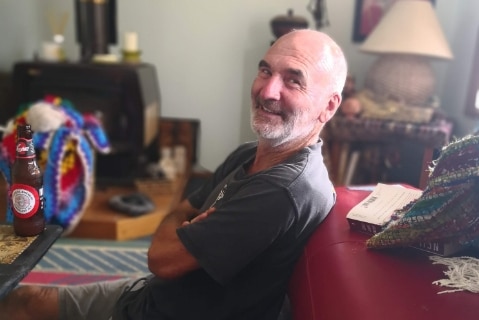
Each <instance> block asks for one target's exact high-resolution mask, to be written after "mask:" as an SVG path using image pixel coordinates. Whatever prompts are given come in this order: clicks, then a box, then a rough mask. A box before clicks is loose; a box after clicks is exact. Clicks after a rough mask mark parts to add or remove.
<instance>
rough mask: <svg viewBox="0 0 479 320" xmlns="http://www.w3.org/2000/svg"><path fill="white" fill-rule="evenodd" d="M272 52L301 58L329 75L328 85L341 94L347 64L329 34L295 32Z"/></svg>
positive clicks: (272, 48)
mask: <svg viewBox="0 0 479 320" xmlns="http://www.w3.org/2000/svg"><path fill="white" fill-rule="evenodd" d="M270 50H273V51H277V52H281V53H282V54H285V55H292V56H293V55H294V56H299V57H301V58H302V59H305V61H309V63H311V65H314V66H316V67H317V68H318V71H319V72H321V73H323V74H324V75H328V76H329V79H328V80H327V81H328V84H329V85H330V89H331V90H332V91H334V92H338V93H341V92H342V90H343V87H344V84H345V82H346V76H347V62H346V58H345V56H344V53H343V51H342V50H341V48H340V47H339V45H338V44H337V43H336V42H335V41H334V40H333V39H332V38H331V37H329V36H328V35H327V34H325V33H323V32H319V31H316V30H310V29H301V30H295V31H292V32H289V33H286V34H285V35H283V36H282V37H280V38H279V39H278V40H277V41H276V42H275V43H274V44H273V45H272V46H271V48H270Z"/></svg>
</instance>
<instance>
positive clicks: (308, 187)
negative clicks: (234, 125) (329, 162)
mask: <svg viewBox="0 0 479 320" xmlns="http://www.w3.org/2000/svg"><path fill="white" fill-rule="evenodd" d="M255 152H256V143H248V144H244V145H242V146H240V147H239V148H238V149H237V150H235V151H234V152H233V153H232V154H231V155H230V156H229V157H228V158H227V159H226V161H225V162H224V163H223V164H222V165H221V166H220V167H219V168H218V169H217V170H216V171H215V173H214V175H213V178H212V179H211V181H209V182H208V183H207V184H205V185H204V186H203V187H202V188H200V189H199V190H197V191H196V192H194V193H193V194H192V195H191V196H190V197H189V200H190V202H191V203H192V204H193V206H195V207H197V208H201V211H203V210H205V209H207V208H209V207H211V206H214V207H215V208H216V211H215V212H214V213H213V214H211V215H210V216H209V217H208V218H207V219H205V220H202V221H200V222H197V223H193V224H190V225H187V226H185V227H181V228H179V229H178V230H177V233H178V236H179V237H180V239H181V241H182V242H183V244H184V245H185V247H186V248H187V249H188V251H190V252H191V254H193V255H194V256H195V257H196V258H197V259H198V261H199V263H200V265H201V269H199V270H196V271H194V272H192V273H190V274H188V275H186V276H184V277H182V278H180V279H176V280H172V281H164V280H161V279H159V278H157V277H154V278H153V279H152V280H151V281H150V282H149V283H148V285H147V286H146V287H145V289H144V290H143V291H144V292H142V294H141V295H142V296H143V298H142V299H146V301H143V302H142V303H140V305H141V307H139V308H138V304H137V303H135V305H136V307H133V305H132V308H131V310H128V311H126V312H127V313H129V314H130V315H131V316H132V319H150V318H151V319H153V318H154V319H181V320H186V319H208V320H214V319H228V320H230V319H245V320H246V319H247V320H254V319H258V320H259V319H261V320H268V319H277V317H278V314H279V312H280V310H281V305H282V303H283V299H284V295H285V293H286V290H287V285H288V280H289V277H290V275H291V272H292V269H293V267H294V264H295V262H296V261H297V259H298V257H299V255H300V254H301V252H302V249H303V247H304V245H305V243H306V241H307V239H308V238H309V236H310V235H311V233H312V231H313V230H314V229H315V228H316V226H317V225H318V224H319V223H320V222H321V221H322V220H323V219H324V218H325V217H326V215H327V214H328V212H329V211H330V209H331V208H332V206H333V204H334V201H335V196H334V188H333V186H332V184H331V182H330V180H329V177H328V173H327V170H326V167H325V165H324V162H323V157H322V155H321V143H317V144H316V145H314V146H311V147H308V148H305V149H303V150H301V151H300V152H299V153H297V154H295V155H294V156H292V157H291V158H289V159H287V160H286V161H285V162H283V163H281V164H278V165H276V166H274V167H272V168H270V169H268V170H264V171H262V172H259V173H256V174H253V175H247V174H246V168H247V166H248V164H250V163H251V161H253V159H254V155H255ZM126 309H130V308H128V307H127V308H126ZM133 309H136V310H133ZM138 309H141V310H138ZM139 312H140V313H139ZM139 314H142V316H140V317H138V316H139ZM134 315H135V316H136V318H134V317H133V316H134Z"/></svg>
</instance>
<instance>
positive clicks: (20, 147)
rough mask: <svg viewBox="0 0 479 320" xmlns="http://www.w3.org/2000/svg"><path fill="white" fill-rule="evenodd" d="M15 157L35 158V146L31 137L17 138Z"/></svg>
mask: <svg viewBox="0 0 479 320" xmlns="http://www.w3.org/2000/svg"><path fill="white" fill-rule="evenodd" d="M16 151H17V158H27V159H28V158H35V148H34V146H33V140H32V139H25V138H18V141H17V150H16Z"/></svg>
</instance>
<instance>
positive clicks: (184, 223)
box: [181, 207, 216, 227]
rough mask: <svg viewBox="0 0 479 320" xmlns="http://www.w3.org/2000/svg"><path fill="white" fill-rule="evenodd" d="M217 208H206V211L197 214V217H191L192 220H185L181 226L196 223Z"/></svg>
mask: <svg viewBox="0 0 479 320" xmlns="http://www.w3.org/2000/svg"><path fill="white" fill-rule="evenodd" d="M215 210H216V208H215V207H211V208H209V209H208V210H206V211H205V212H202V213H200V214H199V215H197V216H196V217H194V218H193V219H191V220H190V221H184V222H183V223H182V224H181V226H182V227H184V226H186V225H189V224H191V223H195V222H198V221H201V220H204V219H206V218H207V217H208V216H209V215H210V214H212V213H213V212H214V211H215Z"/></svg>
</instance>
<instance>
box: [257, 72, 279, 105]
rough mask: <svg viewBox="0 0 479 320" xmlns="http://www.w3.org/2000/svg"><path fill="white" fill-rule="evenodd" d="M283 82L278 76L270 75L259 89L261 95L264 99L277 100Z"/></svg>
mask: <svg viewBox="0 0 479 320" xmlns="http://www.w3.org/2000/svg"><path fill="white" fill-rule="evenodd" d="M282 87H283V83H282V81H281V79H280V78H279V77H274V76H273V77H270V78H269V79H268V80H267V81H266V82H265V83H264V86H263V88H262V89H261V97H262V98H263V99H265V100H270V99H271V100H279V99H280V97H281V89H282Z"/></svg>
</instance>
